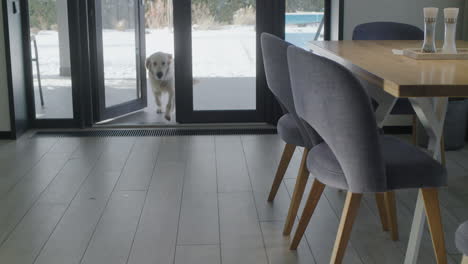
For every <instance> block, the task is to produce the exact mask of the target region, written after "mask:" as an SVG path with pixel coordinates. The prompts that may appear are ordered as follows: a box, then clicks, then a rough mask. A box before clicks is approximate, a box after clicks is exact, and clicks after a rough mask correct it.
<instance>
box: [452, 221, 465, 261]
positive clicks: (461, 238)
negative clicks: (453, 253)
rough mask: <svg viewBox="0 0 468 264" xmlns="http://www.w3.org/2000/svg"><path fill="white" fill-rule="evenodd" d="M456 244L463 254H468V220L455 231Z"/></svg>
mask: <svg viewBox="0 0 468 264" xmlns="http://www.w3.org/2000/svg"><path fill="white" fill-rule="evenodd" d="M455 244H456V246H457V249H458V250H459V251H460V252H461V253H462V254H463V255H465V256H468V221H467V222H465V223H463V224H462V225H461V226H460V227H458V229H457V233H455Z"/></svg>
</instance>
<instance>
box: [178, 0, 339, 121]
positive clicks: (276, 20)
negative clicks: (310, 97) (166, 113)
mask: <svg viewBox="0 0 468 264" xmlns="http://www.w3.org/2000/svg"><path fill="white" fill-rule="evenodd" d="M324 1H325V21H324V28H325V31H324V38H325V39H326V40H328V39H330V24H331V23H330V22H331V20H330V11H331V0H324ZM191 8H192V6H191V0H178V1H175V2H174V50H175V54H176V56H175V76H176V78H175V86H176V110H177V112H176V120H177V122H179V123H200V122H203V123H216V122H223V123H224V122H226V123H227V122H267V123H273V124H275V123H276V122H277V120H278V119H279V117H281V115H282V114H283V113H282V110H281V108H280V106H279V105H278V103H277V101H276V99H275V97H274V96H273V94H272V93H271V92H270V90H269V89H268V87H267V83H266V77H265V71H264V66H263V58H262V52H261V45H260V36H261V33H262V32H268V33H271V34H273V35H276V36H279V37H281V38H283V39H284V37H285V12H286V1H271V0H257V1H256V10H257V22H256V64H257V65H256V109H255V110H205V111H194V110H193V77H192V73H193V71H192V21H191Z"/></svg>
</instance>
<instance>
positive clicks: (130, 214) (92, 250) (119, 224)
mask: <svg viewBox="0 0 468 264" xmlns="http://www.w3.org/2000/svg"><path fill="white" fill-rule="evenodd" d="M145 196H146V192H145V191H116V192H114V193H113V194H112V197H111V199H110V201H109V204H108V205H107V208H106V209H105V211H104V213H103V215H102V218H101V220H100V221H99V224H98V226H97V227H96V231H95V233H94V235H93V237H92V239H91V241H90V243H89V246H88V248H87V250H86V253H85V255H84V258H83V260H82V262H81V263H83V264H92V263H100V264H106V263H109V264H125V263H126V262H127V259H128V255H129V252H130V248H131V246H132V241H133V237H134V234H135V231H136V228H137V225H138V221H139V219H140V214H141V209H142V207H143V203H144V201H145Z"/></svg>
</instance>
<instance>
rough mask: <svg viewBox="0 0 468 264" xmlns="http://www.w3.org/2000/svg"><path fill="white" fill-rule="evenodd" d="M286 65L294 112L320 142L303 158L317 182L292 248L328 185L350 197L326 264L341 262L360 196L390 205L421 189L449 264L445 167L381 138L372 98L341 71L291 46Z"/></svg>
mask: <svg viewBox="0 0 468 264" xmlns="http://www.w3.org/2000/svg"><path fill="white" fill-rule="evenodd" d="M288 65H289V72H290V76H291V87H292V91H293V97H294V104H295V106H296V112H297V114H298V116H299V117H300V118H301V119H302V120H304V121H305V122H307V123H308V124H309V125H310V127H313V128H314V130H315V131H316V133H318V134H319V135H320V136H321V138H322V139H323V140H324V142H323V143H321V144H319V145H317V146H315V147H313V148H312V149H311V150H310V151H309V154H308V157H307V167H308V169H309V171H310V173H311V174H312V175H313V176H314V181H313V183H312V189H311V191H310V194H309V197H308V198H307V202H306V205H305V208H304V212H303V214H302V216H301V219H300V222H299V225H298V227H297V230H296V233H295V235H294V238H293V241H292V244H291V249H296V248H297V246H298V244H299V242H300V240H301V238H302V236H303V234H304V231H305V229H306V227H307V225H308V223H309V221H310V219H311V217H312V214H313V211H314V210H315V207H316V205H317V203H318V201H319V199H320V196H321V194H322V192H323V190H324V188H325V186H329V187H333V188H337V189H341V190H346V191H347V192H348V193H347V196H346V201H345V205H344V208H343V213H342V216H341V222H340V226H339V229H338V234H337V237H336V242H335V247H334V249H333V253H332V260H331V263H341V262H342V259H343V256H344V253H345V249H346V246H347V243H348V240H349V237H350V235H351V230H352V226H353V222H354V220H355V217H356V215H357V212H358V208H359V205H360V202H361V198H362V195H363V193H382V192H385V193H386V196H387V197H389V196H390V197H392V198H390V199H393V197H394V194H393V191H394V190H398V189H408V188H418V189H420V192H421V193H422V197H423V201H424V205H425V208H426V214H427V218H428V223H429V229H430V231H431V236H432V240H433V245H434V251H435V255H436V258H437V263H446V261H447V257H446V252H445V242H444V233H443V229H442V223H441V217H440V207H439V200H438V189H437V188H438V187H441V186H445V185H446V183H447V173H446V170H445V168H444V167H443V166H442V165H441V164H440V163H439V162H437V161H436V160H434V159H433V158H432V157H430V156H429V155H428V154H427V153H425V152H423V151H422V150H420V149H418V148H416V147H414V146H413V145H411V144H408V143H406V142H404V141H402V140H400V139H398V138H394V137H390V136H385V135H380V134H379V133H378V131H377V130H376V129H375V127H376V121H375V116H374V112H373V109H372V106H371V103H370V100H369V97H368V95H367V93H366V92H365V90H364V88H363V87H362V85H361V83H360V82H359V81H358V80H357V79H356V77H355V76H354V75H353V74H352V73H351V72H349V71H348V70H347V69H346V68H344V67H342V66H341V65H339V64H337V63H336V62H334V61H331V60H328V59H326V58H323V57H320V56H317V55H315V54H312V53H310V52H307V51H305V50H302V49H300V48H297V47H289V48H288ZM315 131H314V133H315ZM392 211H393V210H389V213H390V214H393V213H394V212H392ZM389 218H390V219H394V221H395V220H396V219H395V218H393V216H390V217H389Z"/></svg>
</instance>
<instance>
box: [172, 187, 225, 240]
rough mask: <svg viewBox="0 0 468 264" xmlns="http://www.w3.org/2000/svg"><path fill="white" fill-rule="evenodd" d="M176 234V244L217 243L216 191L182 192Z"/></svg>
mask: <svg viewBox="0 0 468 264" xmlns="http://www.w3.org/2000/svg"><path fill="white" fill-rule="evenodd" d="M178 234H179V236H178V239H177V244H178V245H200V244H202V245H203V244H219V223H218V200H217V193H216V192H208V193H201V192H187V193H184V197H183V200H182V209H181V215H180V223H179V232H178Z"/></svg>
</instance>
